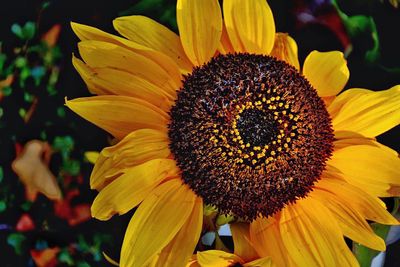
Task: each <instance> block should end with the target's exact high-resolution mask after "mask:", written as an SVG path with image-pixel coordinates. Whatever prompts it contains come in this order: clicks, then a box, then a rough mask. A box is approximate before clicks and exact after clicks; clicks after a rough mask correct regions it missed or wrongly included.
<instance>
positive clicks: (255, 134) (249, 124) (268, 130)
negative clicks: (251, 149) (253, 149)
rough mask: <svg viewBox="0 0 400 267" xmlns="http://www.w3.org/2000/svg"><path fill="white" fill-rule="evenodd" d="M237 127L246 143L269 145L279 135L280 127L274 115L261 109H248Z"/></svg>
mask: <svg viewBox="0 0 400 267" xmlns="http://www.w3.org/2000/svg"><path fill="white" fill-rule="evenodd" d="M236 127H237V129H238V130H239V134H240V136H241V137H242V138H243V141H244V142H245V143H250V144H251V145H253V146H264V145H267V144H268V143H269V142H270V141H272V140H273V139H274V138H276V136H277V132H278V127H277V125H276V123H275V120H274V118H273V116H272V115H271V114H269V113H266V112H265V111H263V110H259V109H246V110H245V111H243V112H242V113H241V114H240V117H239V119H238V120H237V125H236Z"/></svg>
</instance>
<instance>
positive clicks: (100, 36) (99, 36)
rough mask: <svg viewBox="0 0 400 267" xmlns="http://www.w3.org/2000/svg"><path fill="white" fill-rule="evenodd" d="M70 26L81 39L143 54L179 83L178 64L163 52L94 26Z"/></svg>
mask: <svg viewBox="0 0 400 267" xmlns="http://www.w3.org/2000/svg"><path fill="white" fill-rule="evenodd" d="M71 27H72V29H73V30H74V32H75V34H76V35H77V36H78V37H79V39H81V40H82V41H86V40H89V41H90V40H92V41H93V40H94V41H101V42H106V43H111V44H114V45H117V46H120V47H123V48H125V49H128V50H131V51H132V52H134V53H136V54H139V55H142V56H144V57H145V58H147V59H148V60H151V61H153V62H155V63H157V64H158V65H159V66H160V67H161V68H163V69H164V71H166V72H167V73H169V74H170V76H171V78H172V79H173V80H174V81H175V83H177V84H180V80H181V79H182V77H181V73H180V71H179V67H178V65H177V64H176V63H175V61H174V60H173V59H171V58H170V57H168V56H167V55H165V54H164V53H162V52H159V51H155V50H153V49H151V48H149V47H146V46H143V45H141V44H138V43H135V42H132V41H130V40H127V39H124V38H122V37H119V36H115V35H112V34H109V33H106V32H103V31H101V30H99V29H96V28H94V27H90V26H86V25H82V24H78V23H71Z"/></svg>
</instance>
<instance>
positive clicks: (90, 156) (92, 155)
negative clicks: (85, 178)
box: [85, 151, 100, 164]
mask: <svg viewBox="0 0 400 267" xmlns="http://www.w3.org/2000/svg"><path fill="white" fill-rule="evenodd" d="M99 156H100V153H99V152H97V151H87V152H85V158H86V159H87V160H88V161H89V162H90V163H92V164H95V163H96V160H97V159H98V158H99Z"/></svg>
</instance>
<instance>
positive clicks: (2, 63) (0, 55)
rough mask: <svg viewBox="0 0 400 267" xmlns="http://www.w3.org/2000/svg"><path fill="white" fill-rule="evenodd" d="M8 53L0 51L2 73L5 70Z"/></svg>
mask: <svg viewBox="0 0 400 267" xmlns="http://www.w3.org/2000/svg"><path fill="white" fill-rule="evenodd" d="M6 60H7V55H6V54H3V53H0V74H1V73H2V72H3V67H4V63H6Z"/></svg>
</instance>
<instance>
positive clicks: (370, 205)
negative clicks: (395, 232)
mask: <svg viewBox="0 0 400 267" xmlns="http://www.w3.org/2000/svg"><path fill="white" fill-rule="evenodd" d="M318 187H319V188H322V189H324V190H326V191H329V192H331V193H333V194H335V195H336V196H337V198H338V199H341V200H342V202H343V203H346V205H349V206H351V207H352V208H353V209H354V210H356V211H357V212H358V213H360V214H361V216H363V217H364V218H366V219H367V220H371V221H375V222H378V223H381V224H389V225H392V224H393V225H395V224H399V223H398V221H397V220H396V219H395V218H394V217H393V216H392V215H391V214H390V213H389V212H388V211H387V210H386V206H385V204H384V202H383V201H381V200H380V199H379V198H377V197H375V196H372V195H370V194H368V193H367V192H365V191H364V190H363V189H360V188H358V187H356V186H354V185H351V184H349V183H347V182H346V181H343V180H339V179H333V178H325V177H324V178H323V179H321V180H320V181H319V182H318Z"/></svg>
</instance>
